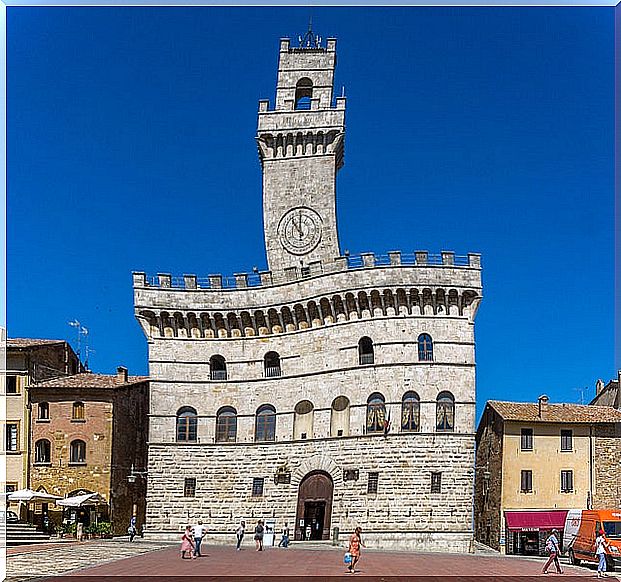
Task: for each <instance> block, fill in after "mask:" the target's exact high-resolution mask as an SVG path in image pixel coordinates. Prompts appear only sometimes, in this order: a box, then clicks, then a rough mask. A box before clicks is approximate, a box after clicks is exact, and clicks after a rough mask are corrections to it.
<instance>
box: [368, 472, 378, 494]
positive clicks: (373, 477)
mask: <svg viewBox="0 0 621 582" xmlns="http://www.w3.org/2000/svg"><path fill="white" fill-rule="evenodd" d="M378 482H379V473H369V481H368V483H367V493H377V484H378Z"/></svg>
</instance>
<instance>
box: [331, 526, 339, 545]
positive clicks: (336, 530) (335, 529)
mask: <svg viewBox="0 0 621 582" xmlns="http://www.w3.org/2000/svg"><path fill="white" fill-rule="evenodd" d="M332 545H333V546H338V545H339V528H338V527H333V528H332Z"/></svg>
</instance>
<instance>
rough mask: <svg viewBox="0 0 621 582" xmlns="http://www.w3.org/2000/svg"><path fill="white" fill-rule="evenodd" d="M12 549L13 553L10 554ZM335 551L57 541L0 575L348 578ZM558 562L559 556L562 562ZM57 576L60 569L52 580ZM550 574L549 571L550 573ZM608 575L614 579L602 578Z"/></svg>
mask: <svg viewBox="0 0 621 582" xmlns="http://www.w3.org/2000/svg"><path fill="white" fill-rule="evenodd" d="M15 552H20V553H15ZM341 560H342V551H341V550H340V549H335V548H332V547H330V546H316V547H308V546H301V545H297V546H296V545H294V546H293V547H290V548H289V549H287V550H284V549H277V548H270V549H268V550H266V551H264V552H261V553H259V552H256V551H254V550H253V549H252V548H251V547H249V546H247V547H245V548H244V549H243V550H242V551H241V552H236V551H235V549H234V548H233V547H222V546H207V547H205V548H204V556H203V557H202V558H199V559H196V560H181V559H180V558H179V555H178V550H177V546H176V545H175V546H171V545H165V546H164V545H163V544H159V543H154V542H146V541H144V540H138V541H137V542H135V543H133V544H129V542H127V541H121V540H111V541H94V542H87V543H83V544H69V543H67V544H58V545H55V546H52V547H50V546H48V547H46V548H45V549H39V550H37V549H35V548H19V549H11V550H9V556H8V559H7V566H8V570H9V571H8V576H9V577H8V578H7V579H8V580H10V581H11V582H17V581H20V582H21V581H23V580H35V579H36V580H43V579H46V578H48V577H49V576H50V575H52V576H54V578H48V579H49V580H54V581H55V582H56V581H58V582H60V580H63V579H67V580H69V579H71V580H73V579H75V578H82V579H83V580H84V581H85V582H86V581H87V580H89V579H92V580H93V581H95V580H102V579H103V577H106V576H110V577H112V576H114V577H118V579H123V578H129V577H130V576H131V577H137V576H140V577H143V579H144V580H148V579H152V578H154V577H166V579H171V580H172V579H175V580H176V579H182V578H185V579H192V578H194V577H200V578H202V579H206V578H211V579H214V580H216V579H221V578H223V577H240V578H241V577H243V578H245V579H248V580H251V579H253V580H260V579H261V578H266V577H272V576H279V577H287V578H290V579H295V578H298V577H300V576H313V577H316V578H317V579H321V580H326V579H329V578H333V577H345V578H348V577H350V576H349V575H348V574H346V572H345V567H344V566H343V565H342V561H341ZM563 561H564V560H563ZM541 567H542V560H541V559H540V558H539V559H524V558H515V557H505V556H498V555H490V554H486V555H480V554H477V555H464V554H437V553H434V554H422V553H409V552H380V551H372V550H369V551H366V552H364V553H363V555H362V558H361V561H360V563H359V573H358V574H356V576H358V577H372V578H374V579H378V580H379V579H382V580H389V579H390V578H391V577H393V578H397V577H400V578H401V579H405V578H407V579H412V578H413V577H419V576H420V577H428V578H427V579H429V580H431V579H435V580H441V579H445V578H452V579H453V580H458V579H466V578H469V579H470V580H475V579H482V578H483V577H489V578H487V579H490V580H491V579H495V578H498V579H500V578H501V577H502V580H503V581H508V580H527V579H532V578H535V577H541ZM563 568H564V569H565V574H564V576H562V578H563V579H565V580H567V579H574V578H580V579H584V578H585V577H590V578H593V577H594V576H595V569H594V568H588V567H587V568H583V567H580V568H572V567H570V566H567V565H566V564H563ZM60 574H64V575H63V576H61V577H60V578H58V577H57V576H59V575H60ZM549 576H551V577H557V575H556V574H550V575H549ZM610 579H611V580H615V579H619V578H614V577H613V576H611V577H610Z"/></svg>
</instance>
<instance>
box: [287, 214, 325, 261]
mask: <svg viewBox="0 0 621 582" xmlns="http://www.w3.org/2000/svg"><path fill="white" fill-rule="evenodd" d="M278 236H279V238H280V244H282V246H283V247H284V248H285V249H286V250H287V251H289V252H290V253H292V254H294V255H305V254H306V253H310V252H311V251H312V250H313V249H314V248H315V247H316V246H317V245H318V244H319V241H320V240H321V217H320V216H319V214H317V213H316V212H315V211H314V210H311V209H310V208H306V207H305V206H300V207H298V208H293V209H291V210H289V212H287V213H286V214H285V215H284V216H283V217H282V218H281V219H280V224H279V225H278Z"/></svg>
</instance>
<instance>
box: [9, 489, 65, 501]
mask: <svg viewBox="0 0 621 582" xmlns="http://www.w3.org/2000/svg"><path fill="white" fill-rule="evenodd" d="M7 499H8V500H9V501H24V502H25V503H30V502H31V501H56V500H57V499H62V497H61V496H60V495H52V494H51V493H45V492H44V491H33V490H32V489H19V490H18V491H13V492H12V493H9V494H8V495H7Z"/></svg>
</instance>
